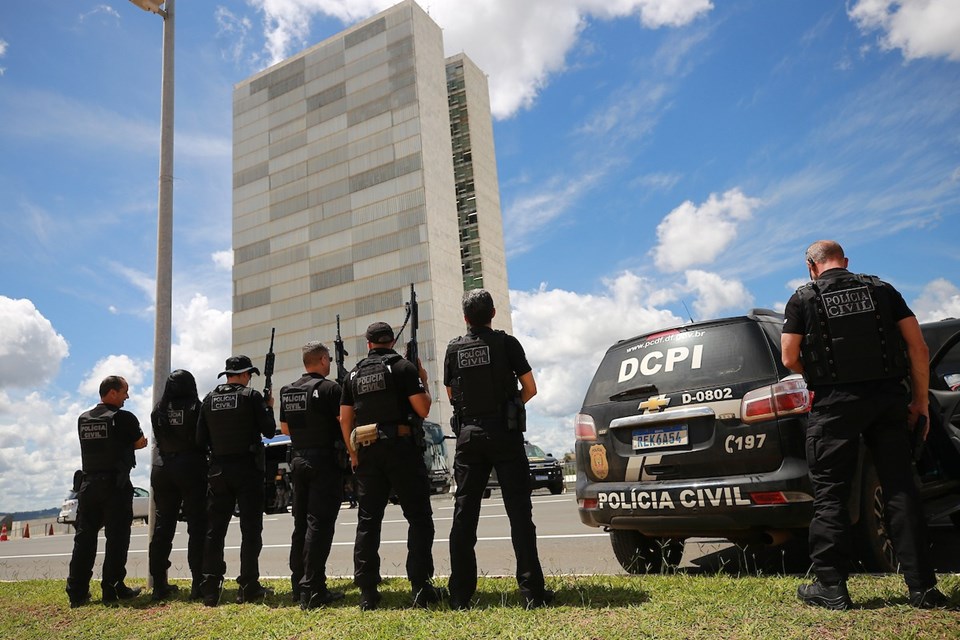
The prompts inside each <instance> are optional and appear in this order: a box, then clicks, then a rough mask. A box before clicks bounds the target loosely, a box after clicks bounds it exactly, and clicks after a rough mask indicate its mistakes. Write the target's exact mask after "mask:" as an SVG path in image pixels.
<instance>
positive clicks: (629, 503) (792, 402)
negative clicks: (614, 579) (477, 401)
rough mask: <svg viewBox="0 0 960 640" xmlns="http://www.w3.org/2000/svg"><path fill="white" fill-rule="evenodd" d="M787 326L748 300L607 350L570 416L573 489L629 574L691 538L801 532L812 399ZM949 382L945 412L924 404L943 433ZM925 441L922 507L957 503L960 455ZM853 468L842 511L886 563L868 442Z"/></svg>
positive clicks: (672, 558) (668, 558) (935, 510)
mask: <svg viewBox="0 0 960 640" xmlns="http://www.w3.org/2000/svg"><path fill="white" fill-rule="evenodd" d="M782 324H783V315H782V314H779V313H775V312H773V311H769V310H765V309H755V310H753V311H752V312H750V313H749V314H748V315H746V316H741V317H734V318H726V319H720V320H712V321H707V322H697V323H692V324H688V325H684V326H680V327H676V328H672V329H668V330H664V331H658V332H655V333H652V334H647V335H641V336H637V337H635V338H631V339H629V340H622V341H620V342H618V343H616V344H615V345H613V346H612V347H610V349H609V350H608V351H607V352H606V354H605V355H604V357H603V360H602V362H601V363H600V366H599V368H598V370H597V372H596V374H595V376H594V378H593V381H592V382H591V384H590V387H589V388H588V390H587V393H586V397H585V398H584V401H583V407H582V409H581V410H580V413H579V414H578V415H577V417H576V420H575V431H576V440H577V442H576V447H575V452H576V468H577V482H576V494H577V502H578V507H579V513H580V519H581V521H582V522H583V523H584V524H587V525H589V526H593V527H602V528H604V529H605V530H608V531H609V532H610V539H611V544H612V546H613V550H614V554H615V555H616V557H617V560H618V561H619V562H620V564H621V565H622V566H623V567H624V569H626V570H627V571H628V572H631V573H643V572H647V571H658V570H660V569H661V568H662V567H663V566H664V564H676V563H678V562H679V560H680V557H681V555H682V553H683V541H684V540H685V539H686V538H688V537H702V536H712V537H723V538H727V539H729V540H732V541H734V542H737V543H751V542H753V543H756V542H762V543H773V542H779V541H782V540H785V539H788V538H791V537H797V538H800V539H803V540H805V539H806V527H807V526H808V523H809V521H810V518H811V516H812V514H813V492H812V490H811V485H810V481H809V478H808V474H807V465H806V459H805V453H804V430H805V426H806V414H807V413H808V412H809V410H810V406H811V400H812V398H811V396H810V393H809V392H808V391H807V388H806V385H805V384H804V381H803V378H802V377H801V376H799V375H797V374H793V373H791V372H790V371H789V370H788V369H786V368H785V367H784V366H783V364H782V362H781V357H780V335H781V330H782ZM934 384H935V383H934V382H932V383H931V388H932V389H933V388H934ZM938 393H939V392H938ZM950 393H953V394H954V395H955V396H956V397H957V398H960V393H958V392H950V391H944V392H943V394H944V395H943V396H942V397H939V398H940V400H942V402H944V403H947V405H948V406H947V407H946V409H944V410H943V411H941V410H940V409H939V408H937V409H936V410H935V409H934V407H933V406H931V414H932V422H933V424H932V426H935V425H936V424H937V423H938V422H939V423H940V426H939V428H940V429H941V432H942V433H943V432H944V429H950V428H952V427H957V428H958V429H960V417H958V408H957V401H956V398H954V399H953V403H952V405H951V404H949V400H948V398H947V397H946V394H950ZM936 399H937V398H935V397H934V396H933V391H932V392H931V400H932V401H933V400H936ZM939 406H940V405H938V407H939ZM934 413H937V414H940V413H943V414H944V415H943V416H933V414H934ZM951 421H952V423H951ZM944 425H946V426H944ZM954 431H956V433H957V434H958V435H960V430H957V429H954ZM932 437H933V436H932ZM956 443H957V446H958V447H960V439H958V440H957V441H956ZM934 449H935V448H934V447H932V446H931V447H927V453H926V454H925V455H927V456H928V458H930V460H929V461H928V462H929V466H930V473H929V474H928V477H927V478H924V476H923V470H922V469H921V468H920V467H921V466H922V464H923V463H922V461H921V462H920V463H918V473H919V474H920V478H921V480H923V481H924V482H925V484H924V494H923V497H924V500H925V503H926V504H925V507H929V509H928V515H929V516H930V517H937V516H942V515H945V514H948V513H949V512H950V511H951V510H953V509H960V505H958V494H960V464H958V465H956V466H953V465H952V464H949V462H948V463H944V461H943V460H941V459H939V458H936V459H934V455H935V453H934V451H933V450H934ZM953 453H957V452H956V451H953ZM859 467H860V468H859V473H858V475H857V478H858V482H859V487H858V489H857V490H855V491H853V492H852V496H851V502H852V504H851V514H852V517H853V518H854V519H855V520H856V534H857V536H858V545H857V548H858V549H860V550H861V554H862V555H861V558H860V560H861V562H862V564H863V566H864V567H865V568H867V569H869V570H887V571H889V570H895V568H896V560H895V557H894V555H893V551H892V547H891V545H890V543H889V540H888V539H887V536H886V530H885V527H884V524H883V519H882V513H883V510H882V501H881V500H880V489H879V483H878V481H877V475H876V472H875V470H874V469H873V464H872V462H871V460H870V457H869V454H868V453H867V451H866V449H865V448H863V449H862V452H861V459H860V463H859ZM948 467H949V468H951V471H950V472H949V473H948V472H947V468H948ZM934 468H936V470H935V471H934ZM928 481H929V482H928ZM935 485H936V486H935ZM934 486H935V488H934ZM928 488H931V490H930V491H927V489H928ZM954 517H956V516H954ZM958 526H960V523H958Z"/></svg>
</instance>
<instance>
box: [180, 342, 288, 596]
mask: <svg viewBox="0 0 960 640" xmlns="http://www.w3.org/2000/svg"><path fill="white" fill-rule="evenodd" d="M272 355H273V339H272V337H271V344H270V353H269V354H268V356H267V364H266V366H264V371H265V372H266V373H268V374H272V373H273V359H272V358H271V357H270V356H272ZM254 373H256V374H257V375H259V374H260V370H259V369H258V368H257V367H255V366H253V363H252V362H251V361H250V358H248V357H247V356H232V357H230V358H227V362H226V367H225V370H224V371H222V372H221V373H220V375H218V376H217V377H218V378H219V377H220V376H224V375H225V376H227V382H226V384H221V385H218V386H217V387H216V388H215V389H214V390H213V391H211V392H210V393H208V394H207V396H206V397H205V398H204V399H203V405H202V407H201V410H200V418H199V420H198V422H197V443H198V444H199V445H200V446H202V447H208V448H209V450H210V471H209V473H208V489H207V495H208V501H207V538H206V542H205V545H204V549H203V573H204V581H203V586H202V591H203V603H204V604H205V605H207V606H208V607H215V606H217V605H218V604H219V603H220V595H221V593H222V592H223V576H224V574H225V573H226V569H227V565H226V563H225V562H224V560H223V544H224V538H225V537H226V535H227V526H228V525H229V524H230V517H231V516H232V515H233V507H234V505H236V506H237V508H238V509H239V511H240V534H241V542H240V575H239V577H238V578H237V583H238V584H239V585H240V591H239V593H238V595H237V603H238V604H241V603H244V602H254V601H257V600H262V599H263V597H264V596H266V595H267V594H268V593H270V592H271V590H269V589H266V588H265V587H263V586H262V585H261V584H260V565H259V560H260V549H261V548H262V547H263V537H262V534H263V501H264V451H263V442H262V440H261V436H262V437H264V438H271V437H273V436H274V434H275V433H276V430H277V424H276V421H275V419H274V417H273V409H272V407H273V396H272V395H271V394H270V393H269V391H270V388H271V386H272V385H271V383H270V381H269V378H267V384H266V386H265V389H264V391H265V393H266V394H267V397H266V399H264V396H262V395H260V392H258V391H257V390H256V389H251V388H250V387H248V386H247V385H248V384H250V379H251V378H252V377H253V374H254Z"/></svg>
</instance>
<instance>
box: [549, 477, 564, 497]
mask: <svg viewBox="0 0 960 640" xmlns="http://www.w3.org/2000/svg"><path fill="white" fill-rule="evenodd" d="M550 493H551V494H553V495H558V494H561V493H563V480H561V481H560V482H556V483H554V484H552V485H550Z"/></svg>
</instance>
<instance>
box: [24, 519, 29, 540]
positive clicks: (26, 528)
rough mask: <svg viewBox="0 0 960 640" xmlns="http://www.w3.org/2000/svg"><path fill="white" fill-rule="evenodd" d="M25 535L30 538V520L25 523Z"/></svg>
mask: <svg viewBox="0 0 960 640" xmlns="http://www.w3.org/2000/svg"><path fill="white" fill-rule="evenodd" d="M23 537H24V538H29V537H30V523H29V522H28V523H26V524H25V525H23Z"/></svg>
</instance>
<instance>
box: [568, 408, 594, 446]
mask: <svg viewBox="0 0 960 640" xmlns="http://www.w3.org/2000/svg"><path fill="white" fill-rule="evenodd" d="M573 432H574V434H575V435H576V436H577V440H578V441H580V440H596V439H597V425H596V424H594V422H593V417H592V416H589V415H587V414H585V413H578V414H577V417H576V418H574V421H573Z"/></svg>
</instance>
